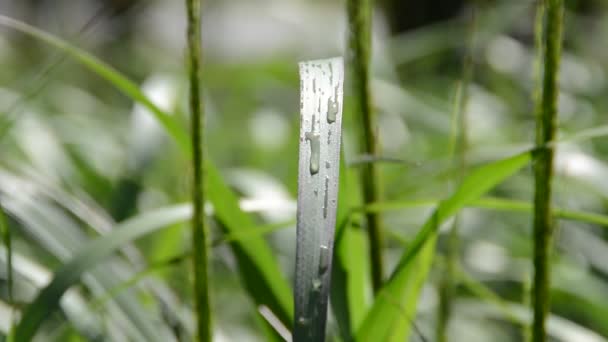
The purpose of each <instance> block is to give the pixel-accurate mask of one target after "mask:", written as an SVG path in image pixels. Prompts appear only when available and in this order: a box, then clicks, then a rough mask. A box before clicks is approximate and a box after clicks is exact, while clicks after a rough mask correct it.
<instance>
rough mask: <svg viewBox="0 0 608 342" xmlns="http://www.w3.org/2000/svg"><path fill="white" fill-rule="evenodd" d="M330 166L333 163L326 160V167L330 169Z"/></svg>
mask: <svg viewBox="0 0 608 342" xmlns="http://www.w3.org/2000/svg"><path fill="white" fill-rule="evenodd" d="M330 167H331V163H330V162H328V161H326V162H325V168H326V169H329V168H330Z"/></svg>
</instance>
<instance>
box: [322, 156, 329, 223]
mask: <svg viewBox="0 0 608 342" xmlns="http://www.w3.org/2000/svg"><path fill="white" fill-rule="evenodd" d="M325 166H326V167H327V164H325ZM328 188H329V177H325V196H324V197H323V217H324V218H325V217H327V196H328V194H327V192H328Z"/></svg>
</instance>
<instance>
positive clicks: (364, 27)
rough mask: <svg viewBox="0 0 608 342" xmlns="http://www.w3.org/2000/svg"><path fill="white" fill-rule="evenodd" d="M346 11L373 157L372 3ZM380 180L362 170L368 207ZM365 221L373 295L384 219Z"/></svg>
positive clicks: (380, 272)
mask: <svg viewBox="0 0 608 342" xmlns="http://www.w3.org/2000/svg"><path fill="white" fill-rule="evenodd" d="M347 12H348V25H349V34H350V36H349V45H350V54H351V56H350V57H351V60H350V62H351V75H352V78H353V83H354V95H355V103H356V107H357V108H356V113H357V115H358V116H359V117H360V126H361V128H360V130H359V131H360V139H359V141H362V142H363V144H362V146H361V153H362V154H365V155H370V156H372V157H374V156H377V155H378V152H379V145H378V140H377V138H376V134H375V127H376V118H375V113H374V111H373V108H372V98H371V93H370V76H371V73H370V54H371V1H370V0H348V2H347ZM379 177H380V173H379V170H378V168H377V167H376V165H375V164H374V163H366V164H364V165H363V166H362V167H361V183H362V184H363V201H364V202H365V204H369V203H375V202H379V201H380V200H381V191H380V189H381V186H380V184H381V182H380V178H379ZM366 219H367V228H368V238H369V244H370V259H371V272H372V287H373V289H374V292H377V291H378V290H379V289H380V287H381V286H382V281H383V278H384V262H383V256H382V245H383V240H384V238H383V233H382V230H383V229H382V219H381V216H380V215H379V214H377V213H367V214H366Z"/></svg>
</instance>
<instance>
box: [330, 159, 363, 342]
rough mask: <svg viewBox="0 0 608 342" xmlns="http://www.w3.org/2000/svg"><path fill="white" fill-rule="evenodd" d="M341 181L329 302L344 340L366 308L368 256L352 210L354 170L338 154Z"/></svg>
mask: <svg viewBox="0 0 608 342" xmlns="http://www.w3.org/2000/svg"><path fill="white" fill-rule="evenodd" d="M340 168H341V170H340V175H341V176H340V178H341V179H340V185H339V195H338V213H337V220H336V221H337V222H338V224H337V226H336V242H335V249H334V259H333V265H332V284H331V298H330V299H331V306H332V309H333V313H334V316H335V318H336V321H337V323H338V327H339V329H340V336H341V337H342V339H343V340H344V341H352V340H353V339H354V332H356V331H357V327H358V325H359V324H360V323H361V321H362V320H363V317H364V315H365V311H366V310H367V305H368V303H367V301H366V296H365V293H366V284H368V282H369V279H368V268H369V260H368V258H367V255H368V254H367V253H366V252H365V251H367V236H366V234H365V231H363V229H361V227H355V225H353V222H352V219H351V210H352V208H353V207H354V206H355V204H357V203H361V199H360V198H359V192H358V191H357V189H358V184H357V181H356V180H357V179H356V176H357V175H356V174H355V171H354V170H353V169H352V168H348V167H346V163H345V161H344V158H340Z"/></svg>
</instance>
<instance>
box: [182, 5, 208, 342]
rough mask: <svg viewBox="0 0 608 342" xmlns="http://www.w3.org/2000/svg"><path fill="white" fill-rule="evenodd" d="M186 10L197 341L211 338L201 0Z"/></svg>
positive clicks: (188, 6)
mask: <svg viewBox="0 0 608 342" xmlns="http://www.w3.org/2000/svg"><path fill="white" fill-rule="evenodd" d="M186 7H187V12H188V60H189V72H188V76H189V81H190V103H189V104H190V118H191V122H190V127H191V128H190V129H191V133H190V134H191V139H192V140H191V144H192V169H193V181H192V205H193V214H192V266H193V270H194V306H195V309H196V327H197V336H198V339H199V341H211V310H210V305H209V281H208V280H209V270H208V261H207V254H208V243H207V240H208V237H209V232H208V228H207V225H206V224H205V208H204V207H205V192H206V186H205V146H204V130H205V116H204V110H203V105H202V102H201V101H202V99H201V96H200V93H201V89H200V88H201V85H200V78H201V70H200V65H201V50H202V48H201V13H200V12H201V1H200V0H186Z"/></svg>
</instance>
